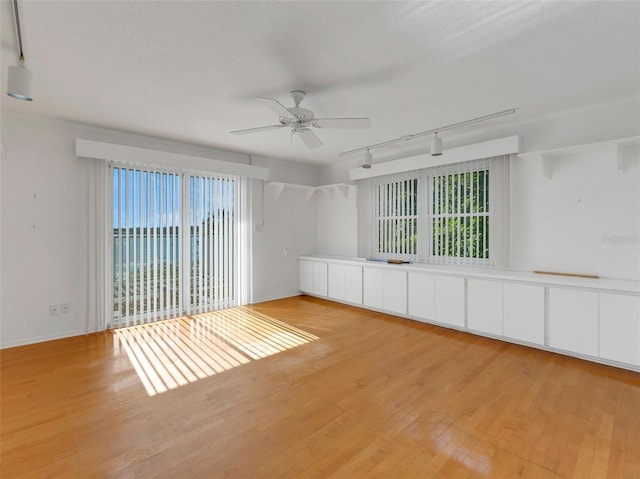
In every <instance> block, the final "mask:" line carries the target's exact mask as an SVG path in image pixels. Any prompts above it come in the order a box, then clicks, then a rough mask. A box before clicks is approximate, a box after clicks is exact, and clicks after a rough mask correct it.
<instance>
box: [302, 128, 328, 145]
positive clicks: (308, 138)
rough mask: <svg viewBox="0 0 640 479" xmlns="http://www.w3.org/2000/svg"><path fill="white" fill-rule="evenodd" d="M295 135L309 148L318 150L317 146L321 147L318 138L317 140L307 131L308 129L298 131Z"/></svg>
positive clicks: (313, 134)
mask: <svg viewBox="0 0 640 479" xmlns="http://www.w3.org/2000/svg"><path fill="white" fill-rule="evenodd" d="M296 133H297V134H298V136H299V137H300V139H301V140H302V141H303V142H304V144H305V145H307V146H308V147H309V148H318V147H319V146H322V142H321V141H320V138H318V137H317V136H316V134H315V133H314V132H312V131H311V130H309V129H308V128H305V129H303V130H300V131H296Z"/></svg>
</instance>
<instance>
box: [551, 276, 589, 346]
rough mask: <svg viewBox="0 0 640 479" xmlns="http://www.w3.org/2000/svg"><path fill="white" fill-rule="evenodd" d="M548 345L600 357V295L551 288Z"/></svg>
mask: <svg viewBox="0 0 640 479" xmlns="http://www.w3.org/2000/svg"><path fill="white" fill-rule="evenodd" d="M549 346H551V347H554V348H558V349H564V350H566V351H571V352H575V353H581V354H587V355H589V356H598V293H596V292H592V291H579V290H572V289H563V288H549Z"/></svg>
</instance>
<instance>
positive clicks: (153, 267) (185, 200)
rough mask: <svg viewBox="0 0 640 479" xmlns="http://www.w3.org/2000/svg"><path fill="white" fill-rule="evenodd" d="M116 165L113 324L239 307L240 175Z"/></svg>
mask: <svg viewBox="0 0 640 479" xmlns="http://www.w3.org/2000/svg"><path fill="white" fill-rule="evenodd" d="M111 167H112V175H111V181H112V184H111V186H112V191H113V197H112V200H113V210H112V211H113V218H112V220H113V229H112V230H111V231H112V233H113V236H112V273H113V276H112V278H113V280H112V284H113V300H112V304H113V308H112V312H113V315H112V318H111V324H112V326H129V325H131V324H139V323H147V322H152V321H156V320H159V319H168V318H174V317H177V316H180V315H182V314H185V313H186V314H191V313H202V312H207V311H212V310H215V309H220V308H225V307H230V306H235V305H238V304H239V303H238V289H239V286H238V272H237V271H238V264H239V258H238V257H239V247H238V240H239V235H238V214H237V211H238V194H237V193H238V186H239V182H238V178H236V177H234V176H225V175H197V174H188V173H186V172H180V171H169V170H167V171H163V170H160V169H157V170H151V169H150V168H148V167H141V166H135V165H123V164H117V163H115V164H112V165H111Z"/></svg>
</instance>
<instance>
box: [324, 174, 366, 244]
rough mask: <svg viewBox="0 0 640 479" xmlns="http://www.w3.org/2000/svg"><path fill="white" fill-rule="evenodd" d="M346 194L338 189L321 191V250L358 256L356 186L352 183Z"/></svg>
mask: <svg viewBox="0 0 640 479" xmlns="http://www.w3.org/2000/svg"><path fill="white" fill-rule="evenodd" d="M345 193H346V194H345V195H343V193H341V192H340V191H337V190H335V189H332V190H328V191H326V192H325V191H322V190H321V191H318V192H317V193H316V195H315V196H316V198H317V214H318V251H321V252H322V253H323V254H329V255H336V256H357V255H358V244H357V238H358V210H357V208H356V187H355V185H350V186H348V187H347V188H346V190H345Z"/></svg>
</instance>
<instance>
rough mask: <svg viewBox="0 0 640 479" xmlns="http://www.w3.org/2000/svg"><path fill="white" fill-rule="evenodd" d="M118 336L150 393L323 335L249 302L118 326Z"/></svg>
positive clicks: (116, 334)
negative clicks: (269, 314)
mask: <svg viewBox="0 0 640 479" xmlns="http://www.w3.org/2000/svg"><path fill="white" fill-rule="evenodd" d="M114 337H115V345H114V346H115V347H116V348H118V347H122V348H123V349H124V350H125V351H126V353H127V356H128V357H129V360H130V361H131V364H132V366H133V367H134V369H135V370H136V372H137V373H138V377H139V378H140V381H141V382H142V384H143V385H144V387H145V389H146V391H147V394H149V396H154V395H156V394H159V393H163V392H166V391H169V390H171V389H175V388H177V387H179V386H184V385H186V384H189V383H193V382H195V381H198V380H199V379H203V378H206V377H210V376H213V375H215V374H218V373H220V372H222V371H227V370H229V369H232V368H235V367H237V366H241V365H243V364H246V363H249V362H251V361H256V360H258V359H262V358H266V357H268V356H271V355H273V354H277V353H279V352H282V351H286V350H288V349H292V348H295V347H297V346H301V345H303V344H306V343H309V342H311V341H315V340H316V339H318V337H317V336H314V335H312V334H309V333H307V332H305V331H302V330H301V329H298V328H294V327H293V326H290V325H288V324H286V323H283V322H282V321H278V320H277V319H274V318H271V317H270V316H267V315H265V314H262V313H259V312H257V311H254V310H252V309H250V308H246V307H238V308H231V309H225V310H220V311H214V312H211V313H205V314H199V315H194V316H185V317H182V318H177V319H170V320H165V321H158V322H155V323H150V324H142V325H137V326H131V327H128V328H121V329H116V330H115V331H114Z"/></svg>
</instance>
